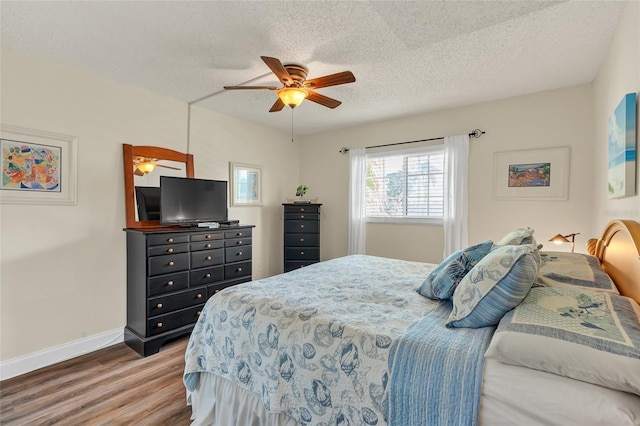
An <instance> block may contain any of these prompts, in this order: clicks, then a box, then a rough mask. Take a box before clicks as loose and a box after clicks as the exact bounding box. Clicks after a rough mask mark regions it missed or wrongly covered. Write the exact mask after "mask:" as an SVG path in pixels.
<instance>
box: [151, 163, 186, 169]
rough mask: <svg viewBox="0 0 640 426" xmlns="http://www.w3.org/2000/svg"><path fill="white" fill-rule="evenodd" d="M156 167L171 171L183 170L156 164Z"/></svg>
mask: <svg viewBox="0 0 640 426" xmlns="http://www.w3.org/2000/svg"><path fill="white" fill-rule="evenodd" d="M156 167H164V168H165V169H171V170H182V169H181V168H179V167H171V166H165V165H164V164H156Z"/></svg>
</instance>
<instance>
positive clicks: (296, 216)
mask: <svg viewBox="0 0 640 426" xmlns="http://www.w3.org/2000/svg"><path fill="white" fill-rule="evenodd" d="M284 218H285V220H318V219H319V218H320V215H319V214H318V213H285V214H284Z"/></svg>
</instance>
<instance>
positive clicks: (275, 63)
mask: <svg viewBox="0 0 640 426" xmlns="http://www.w3.org/2000/svg"><path fill="white" fill-rule="evenodd" d="M260 58H262V60H263V61H264V63H265V64H267V66H268V67H269V69H271V71H272V72H273V73H274V74H275V75H276V77H278V80H280V82H281V83H282V84H284V85H285V86H288V85H289V84H291V83H293V79H292V78H291V76H290V75H289V71H287V69H286V68H285V67H284V65H282V62H280V59H277V58H270V57H268V56H260Z"/></svg>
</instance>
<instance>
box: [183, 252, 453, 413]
mask: <svg viewBox="0 0 640 426" xmlns="http://www.w3.org/2000/svg"><path fill="white" fill-rule="evenodd" d="M435 266H436V265H431V264H425V263H416V262H407V261H400V260H394V259H387V258H379V257H373V256H365V255H353V256H346V257H342V258H338V259H333V260H329V261H326V262H321V263H318V264H314V265H311V266H308V267H306V268H303V269H301V270H297V271H292V272H289V273H286V274H282V275H278V276H274V277H270V278H266V279H262V280H257V281H253V282H251V283H246V284H242V285H238V286H234V287H230V288H227V289H225V290H223V291H221V292H220V293H218V294H216V295H215V296H214V297H212V298H211V299H210V300H209V301H208V302H207V304H206V306H205V308H204V309H203V311H202V314H201V316H200V319H199V320H198V322H197V324H196V326H195V328H194V330H193V333H192V335H191V339H190V342H189V344H188V347H187V352H186V356H185V360H186V366H185V374H184V382H185V386H186V387H187V393H189V390H193V389H194V387H195V385H196V383H197V379H198V374H199V373H200V372H210V373H213V374H216V375H219V376H222V377H225V378H227V379H229V380H231V381H233V382H236V383H238V384H239V385H240V386H242V387H244V388H245V389H248V390H250V391H251V392H253V393H255V394H258V395H261V397H262V401H263V404H264V406H265V408H266V409H267V410H268V411H270V412H285V413H287V414H289V415H290V416H291V417H293V418H294V419H296V420H297V421H299V422H300V423H302V424H334V425H335V424H350V425H360V424H365V425H376V424H385V423H386V418H387V414H388V408H387V404H388V399H389V387H390V386H388V385H389V380H390V378H389V371H390V368H389V366H388V361H389V355H390V352H391V350H392V348H393V347H394V346H395V343H396V342H397V341H398V340H399V339H401V337H402V336H404V335H405V334H406V333H407V330H408V329H409V327H410V326H411V325H412V324H415V323H417V322H418V321H420V320H423V318H424V317H425V315H426V314H427V313H428V312H429V311H436V310H442V309H448V310H449V311H450V309H451V307H450V306H447V307H445V308H443V304H441V303H439V302H434V301H432V300H429V299H427V298H424V297H422V296H420V295H419V294H418V293H417V292H416V289H417V288H418V287H419V286H420V284H421V283H422V282H423V281H424V279H425V278H426V276H427V275H428V274H429V272H431V270H432V269H433V268H434V267H435ZM441 316H442V315H441ZM445 318H446V316H445ZM441 325H442V327H441V328H442V329H443V330H448V329H446V327H444V325H443V324H441ZM449 332H451V331H450V330H449ZM421 381H424V380H423V379H422V380H421Z"/></svg>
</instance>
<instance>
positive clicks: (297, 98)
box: [277, 87, 309, 108]
mask: <svg viewBox="0 0 640 426" xmlns="http://www.w3.org/2000/svg"><path fill="white" fill-rule="evenodd" d="M277 93H278V97H279V98H280V100H281V101H282V102H283V103H284V104H285V105H287V106H288V107H290V108H295V107H297V106H298V105H300V104H301V103H302V101H304V100H305V99H306V97H307V96H309V92H307V91H306V90H304V89H301V88H299V87H285V88H282V89H280V90H278V92H277Z"/></svg>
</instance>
